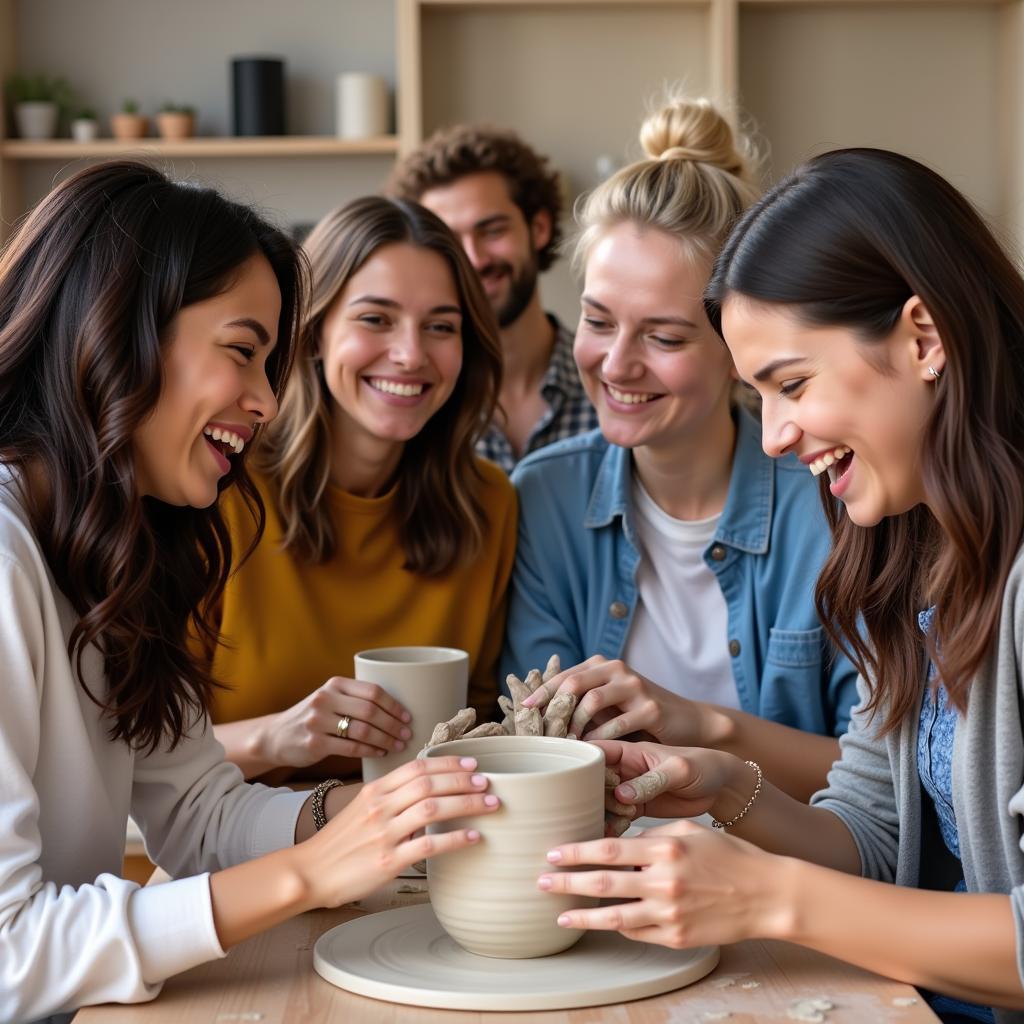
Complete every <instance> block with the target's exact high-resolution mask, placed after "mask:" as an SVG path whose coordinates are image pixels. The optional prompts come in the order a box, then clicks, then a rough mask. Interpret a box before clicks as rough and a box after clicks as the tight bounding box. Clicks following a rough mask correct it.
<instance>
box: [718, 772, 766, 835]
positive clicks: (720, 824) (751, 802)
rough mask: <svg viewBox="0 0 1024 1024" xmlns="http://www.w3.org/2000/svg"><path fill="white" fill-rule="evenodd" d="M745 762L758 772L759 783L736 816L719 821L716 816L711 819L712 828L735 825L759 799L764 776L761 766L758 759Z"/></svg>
mask: <svg viewBox="0 0 1024 1024" xmlns="http://www.w3.org/2000/svg"><path fill="white" fill-rule="evenodd" d="M744 764H749V765H750V767H751V768H753V769H754V771H755V772H757V783H756V784H755V786H754V792H753V793H751V794H750V799H749V800H748V801H747V803H746V806H745V807H744V808H743V810H742V811H740V813H739V814H737V815H736V816H735V817H732V818H730V819H729V820H728V821H718V820H716V819H715V818H712V819H711V827H712V828H728V827H729V826H730V825H735V824H736V822H737V821H739V820H740V818H742V817H743V815H744V814H746V813H747V811H749V810H750V808H751V807H753V805H754V801H755V800H756V799H757V794H758V793H760V792H761V782H762V779H763V778H764V776H762V774H761V766H760V765H759V764H758V763H757V762H756V761H745V762H744Z"/></svg>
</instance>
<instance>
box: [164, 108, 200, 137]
mask: <svg viewBox="0 0 1024 1024" xmlns="http://www.w3.org/2000/svg"><path fill="white" fill-rule="evenodd" d="M156 130H157V131H158V132H159V133H160V137H161V138H162V139H189V138H191V137H192V136H193V135H194V134H195V130H196V119H195V118H194V117H193V116H192V114H183V113H181V112H179V111H168V110H165V111H164V112H163V113H161V114H157V115H156Z"/></svg>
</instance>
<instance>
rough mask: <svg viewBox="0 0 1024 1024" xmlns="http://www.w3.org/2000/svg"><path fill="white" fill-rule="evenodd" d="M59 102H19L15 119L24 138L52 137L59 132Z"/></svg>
mask: <svg viewBox="0 0 1024 1024" xmlns="http://www.w3.org/2000/svg"><path fill="white" fill-rule="evenodd" d="M57 114H58V110H57V104H56V103H50V102H43V101H39V102H36V101H33V102H30V103H18V104H17V105H16V106H15V108H14V121H15V124H17V126H18V134H19V135H20V136H21V137H22V138H23V139H52V138H53V137H54V135H56V134H57Z"/></svg>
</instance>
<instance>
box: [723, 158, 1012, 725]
mask: <svg viewBox="0 0 1024 1024" xmlns="http://www.w3.org/2000/svg"><path fill="white" fill-rule="evenodd" d="M733 293H736V294H741V295H745V296H748V297H750V298H752V299H755V300H757V301H761V302H767V303H773V304H781V305H784V306H789V307H792V309H793V312H794V313H795V315H796V316H797V317H798V318H799V319H800V320H801V322H803V323H806V324H808V325H811V326H838V327H845V328H848V329H850V330H852V331H854V332H855V333H856V335H857V336H858V338H859V339H860V341H861V343H862V345H863V348H864V353H865V356H867V357H868V358H874V357H873V356H872V352H873V346H874V345H875V344H876V343H877V342H879V341H881V340H884V339H885V338H886V337H888V336H889V335H890V333H891V332H892V331H893V330H894V328H895V327H896V324H897V323H898V321H899V318H900V315H901V312H902V310H903V307H904V305H905V303H906V301H907V300H908V299H909V298H910V297H911V296H913V295H917V296H919V297H920V298H921V299H922V301H923V302H924V303H925V305H926V306H927V308H928V310H929V312H930V313H931V315H932V318H933V319H934V321H935V324H936V326H937V328H938V331H939V335H940V336H941V338H942V342H943V347H944V350H945V356H946V367H945V371H944V372H943V374H942V377H941V379H940V380H938V381H936V383H935V385H934V386H935V403H934V408H933V410H932V412H931V414H930V418H929V420H928V422H927V424H926V426H925V430H924V436H923V438H922V441H921V467H922V473H923V482H924V487H925V492H926V494H927V496H928V497H927V505H923V504H922V505H919V506H917V507H916V508H913V509H911V510H910V511H908V512H905V513H903V514H902V515H896V516H889V517H887V518H885V519H883V520H882V521H881V522H880V523H879V524H878V525H876V526H873V527H870V528H863V527H858V526H857V525H855V524H854V523H852V522H851V521H850V520H849V518H848V517H847V516H845V515H844V514H843V513H842V510H841V508H839V507H838V506H837V503H836V502H835V501H834V500H833V499H832V497H831V495H830V494H829V493H828V490H827V480H826V478H825V477H822V490H821V494H822V501H823V503H824V505H825V510H826V513H827V514H828V517H829V522H830V524H831V527H832V534H833V540H834V545H833V549H832V552H831V554H830V556H829V558H828V560H827V561H826V563H825V566H824V568H823V570H822V573H821V576H820V578H819V580H818V585H817V592H816V600H817V604H818V610H819V613H820V614H821V616H822V620H823V621H824V622H826V623H828V624H829V631H830V633H831V634H832V637H833V639H834V640H835V641H836V642H837V643H838V644H839V645H840V646H841V647H843V648H844V649H845V650H846V651H847V653H848V654H850V656H851V658H852V660H853V661H854V663H855V664H856V665H857V668H858V669H859V671H860V672H861V673H862V674H863V675H864V677H865V679H866V680H867V681H868V683H869V686H870V687H871V698H870V701H869V704H868V708H869V709H870V710H871V711H872V712H874V711H875V710H878V709H882V711H883V722H882V730H883V732H888V731H891V730H892V729H895V728H896V726H897V725H898V724H899V722H900V721H901V720H902V719H903V718H904V717H905V716H906V715H907V714H908V713H910V712H911V711H912V709H913V708H914V706H915V704H916V701H917V699H918V698H919V696H920V692H921V687H922V683H923V679H922V670H923V658H924V653H925V651H927V653H928V655H929V656H930V657H931V659H932V660H933V661H934V663H935V665H936V666H937V669H938V674H939V677H940V678H941V680H942V682H943V683H944V684H945V686H946V688H947V689H948V691H949V695H950V699H951V701H952V703H953V704H954V705H955V706H956V707H957V708H959V709H961V710H963V709H964V708H965V707H966V705H967V699H968V693H969V690H970V686H971V681H972V679H973V677H974V675H975V674H976V673H977V671H978V670H979V668H980V667H981V664H982V662H983V660H984V659H985V658H986V656H987V655H988V654H989V653H990V652H991V650H992V647H993V644H994V641H995V637H996V632H997V629H998V626H999V615H1000V608H1001V603H1002V598H1003V589H1004V587H1005V584H1006V579H1007V575H1008V574H1009V571H1010V568H1011V566H1012V564H1013V562H1014V560H1015V558H1016V557H1017V554H1018V551H1019V549H1020V547H1021V542H1022V538H1024V398H1022V396H1024V281H1022V280H1021V277H1020V275H1019V274H1018V272H1017V270H1016V269H1015V268H1014V266H1013V264H1012V263H1011V262H1010V260H1009V258H1008V257H1007V256H1006V254H1005V253H1004V252H1003V251H1002V249H1001V248H1000V245H999V243H998V241H997V240H996V239H995V237H994V236H993V234H992V232H991V231H990V230H989V229H988V227H987V226H986V225H985V223H984V221H983V220H982V218H981V217H980V216H979V215H978V213H977V212H976V211H975V210H974V209H973V207H972V206H971V204H970V203H969V202H968V201H967V200H966V199H965V198H964V197H963V196H962V195H961V194H960V193H959V192H957V191H956V189H954V188H953V187H952V186H951V185H950V184H949V183H948V182H946V181H945V180H943V179H942V178H941V177H939V175H937V174H936V173H935V172H934V171H931V170H929V169H928V168H927V167H924V166H923V165H921V164H919V163H917V162H916V161H914V160H911V159H909V158H908V157H904V156H900V155H898V154H896V153H889V152H885V151H883V150H873V149H849V150H839V151H836V152H832V153H826V154H824V155H823V156H820V157H817V158H816V159H814V160H812V161H810V162H809V163H807V164H805V165H804V166H803V167H801V168H799V169H798V170H796V171H795V172H794V173H793V174H791V175H790V176H789V177H788V178H786V179H785V180H784V181H782V182H780V183H779V184H778V185H776V186H775V187H774V188H773V189H771V191H770V192H768V193H767V194H766V195H765V196H764V198H763V199H762V200H761V201H760V202H758V203H757V204H755V205H754V206H753V207H752V208H751V209H750V210H749V211H748V212H747V213H746V214H745V215H744V217H743V218H742V220H741V221H740V222H739V224H738V225H737V227H736V228H735V230H734V231H733V233H732V235H731V236H730V238H729V240H728V242H727V243H726V246H725V248H724V250H723V251H722V254H721V255H720V256H719V259H718V262H717V264H716V266H715V269H714V273H713V275H712V278H711V282H710V284H709V286H708V289H707V293H706V299H707V307H708V314H709V316H710V317H711V320H712V323H713V324H715V326H716V327H717V329H718V330H719V333H721V316H720V311H721V304H722V302H723V301H724V300H726V299H727V298H728V297H729V296H730V295H731V294H733ZM929 605H934V606H935V609H936V613H935V620H934V629H933V631H932V633H931V634H930V636H929V637H928V639H927V640H924V638H923V637H922V634H921V632H920V630H919V629H918V626H917V612H918V611H919V610H921V609H922V608H924V607H926V606H929ZM861 625H863V627H864V630H863V633H862V632H861V629H859V628H858V627H859V626H861Z"/></svg>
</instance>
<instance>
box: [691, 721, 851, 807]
mask: <svg viewBox="0 0 1024 1024" xmlns="http://www.w3.org/2000/svg"><path fill="white" fill-rule="evenodd" d="M705 709H706V715H705V716H704V720H703V722H702V729H701V744H700V745H701V746H706V747H711V748H712V749H715V750H724V751H726V752H727V753H730V754H735V755H736V757H739V758H741V759H742V760H744V761H756V762H757V763H758V764H759V765H760V766H761V770H762V771H763V772H764V774H765V778H768V779H771V780H772V782H773V783H774V784H775V785H776V786H778V788H779V789H781V790H782V791H783V792H784V793H788V794H789V795H790V796H791V797H793V799H794V800H799V801H800V802H801V803H807V801H808V800H810V798H811V796H812V795H813V794H814V793H816V792H817V791H818V790H819V789H822V788H823V787H824V786H825V780H826V778H827V776H828V772H829V769H830V768H831V767H832V763H833V762H834V761H836V760H838V758H839V741H838V740H836V739H834V738H832V737H831V736H818V735H816V734H815V733H809V732H803V731H801V730H800V729H793V728H791V727H790V726H788V725H780V724H779V723H778V722H772V721H769V720H768V719H765V718H758V717H757V716H756V715H748V714H747V713H746V712H744V711H737V710H735V709H733V708H723V707H719V706H717V705H710V704H709V705H705Z"/></svg>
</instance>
